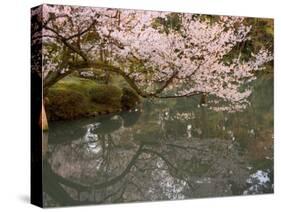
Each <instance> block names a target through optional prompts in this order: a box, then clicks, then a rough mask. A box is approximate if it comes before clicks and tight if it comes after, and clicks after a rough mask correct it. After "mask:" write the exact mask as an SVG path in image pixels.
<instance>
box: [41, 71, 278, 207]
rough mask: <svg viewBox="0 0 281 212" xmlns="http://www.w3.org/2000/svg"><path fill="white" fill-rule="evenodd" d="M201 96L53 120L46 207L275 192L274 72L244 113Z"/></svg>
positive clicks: (47, 157)
mask: <svg viewBox="0 0 281 212" xmlns="http://www.w3.org/2000/svg"><path fill="white" fill-rule="evenodd" d="M199 101H200V100H199V98H198V97H194V98H178V99H167V100H159V99H155V100H145V101H144V102H143V104H142V105H141V106H140V107H139V108H137V109H135V110H133V111H130V112H121V113H118V114H112V115H105V116H100V117H96V118H87V119H80V120H74V121H63V122H53V123H50V129H49V134H48V135H47V134H45V135H44V136H45V141H44V142H45V143H46V145H45V149H44V158H45V160H44V171H43V175H44V176H43V181H44V205H45V206H47V207H49V206H57V205H60V206H64V205H77V204H95V203H96V204H99V203H120V202H132V201H151V200H170V199H187V198H199V197H218V196H230V195H248V194H263V193H272V192H273V77H272V76H271V75H270V74H269V75H265V76H263V77H262V78H260V79H259V80H258V81H257V82H255V86H254V87H253V94H252V96H251V98H250V102H251V104H250V105H249V106H248V107H247V108H246V110H244V111H243V112H215V111H213V110H210V109H209V108H208V105H207V106H200V105H199Z"/></svg>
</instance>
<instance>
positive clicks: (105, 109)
mask: <svg viewBox="0 0 281 212" xmlns="http://www.w3.org/2000/svg"><path fill="white" fill-rule="evenodd" d="M139 102H140V99H139V97H138V95H137V94H136V93H135V92H134V91H133V90H132V89H131V88H129V87H128V86H126V85H125V84H124V83H122V82H120V81H118V80H115V81H114V82H113V83H111V82H110V83H109V84H104V83H99V82H97V81H94V80H90V79H83V78H79V77H75V76H69V77H67V78H65V79H63V80H61V81H59V82H58V83H56V84H55V85H53V86H52V87H51V88H49V91H48V95H47V101H46V110H47V116H48V120H50V121H53V120H69V119H77V118H82V117H90V116H97V115H101V114H107V113H114V112H119V111H121V110H128V109H131V108H133V107H135V106H136V105H137V104H138V103H139Z"/></svg>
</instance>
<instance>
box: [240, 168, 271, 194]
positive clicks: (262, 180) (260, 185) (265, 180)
mask: <svg viewBox="0 0 281 212" xmlns="http://www.w3.org/2000/svg"><path fill="white" fill-rule="evenodd" d="M270 181H271V180H270V177H269V173H268V171H262V170H258V171H257V172H255V173H253V174H251V175H250V176H249V178H248V179H247V181H246V182H247V183H248V184H249V185H250V187H249V188H248V189H247V190H245V191H244V192H243V194H244V195H247V194H260V193H263V190H264V189H266V188H267V189H268V188H270V187H271V186H272V184H271V182H270Z"/></svg>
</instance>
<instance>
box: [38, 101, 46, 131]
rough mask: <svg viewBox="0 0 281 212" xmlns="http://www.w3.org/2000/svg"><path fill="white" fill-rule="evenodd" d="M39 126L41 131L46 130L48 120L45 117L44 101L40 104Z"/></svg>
mask: <svg viewBox="0 0 281 212" xmlns="http://www.w3.org/2000/svg"><path fill="white" fill-rule="evenodd" d="M39 125H40V127H41V129H42V130H43V131H47V130H48V119H47V116H46V111H45V106H44V101H43V102H42V109H41V114H40V120H39Z"/></svg>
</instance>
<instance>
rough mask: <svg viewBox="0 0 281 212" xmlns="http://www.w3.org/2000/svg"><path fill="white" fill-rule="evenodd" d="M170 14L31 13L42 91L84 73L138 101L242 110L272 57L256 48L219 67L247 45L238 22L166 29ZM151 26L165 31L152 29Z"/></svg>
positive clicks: (192, 19) (69, 9)
mask: <svg viewBox="0 0 281 212" xmlns="http://www.w3.org/2000/svg"><path fill="white" fill-rule="evenodd" d="M173 14H174V13H169V12H155V11H135V10H120V9H105V8H90V7H74V6H53V5H44V6H42V7H38V8H37V9H35V10H33V11H32V16H33V17H37V20H38V22H39V23H40V24H39V25H40V26H41V28H42V32H40V31H36V30H34V33H32V43H34V44H35V43H36V42H38V40H40V39H41V40H42V42H43V50H42V51H43V59H42V60H43V72H42V73H43V75H42V78H43V82H44V88H45V89H48V88H49V87H50V86H52V85H53V84H54V83H56V82H57V81H59V80H60V79H62V78H64V77H65V76H67V75H69V74H71V73H73V72H75V71H78V72H81V73H88V74H89V73H91V72H92V71H93V70H94V69H99V70H102V71H104V72H105V73H115V74H118V75H120V76H122V77H123V78H124V79H125V80H126V81H127V82H128V84H129V85H130V86H131V87H132V88H133V89H134V90H135V91H136V92H137V93H138V94H139V95H140V96H142V97H151V98H175V97H189V96H193V95H198V94H201V95H203V96H205V95H210V96H213V97H214V98H212V99H210V100H209V101H208V104H209V105H210V107H211V108H213V109H215V110H229V109H231V110H242V109H243V108H245V107H246V106H247V104H249V102H248V101H247V97H249V96H250V94H251V90H250V88H249V86H248V84H249V82H251V81H253V80H255V78H256V77H255V73H256V72H257V71H259V70H262V69H263V67H264V65H265V64H266V63H267V62H269V61H271V60H273V53H272V52H271V51H270V50H268V49H265V48H261V49H260V50H259V51H258V52H257V53H253V54H252V55H251V58H249V59H248V60H247V61H245V60H242V59H241V58H240V54H238V55H236V56H235V57H234V58H232V59H231V61H228V62H225V60H224V57H225V56H226V55H227V54H229V53H230V51H231V50H232V49H233V48H234V47H235V46H237V45H238V44H240V43H241V42H244V41H246V40H248V39H251V37H250V36H249V32H250V30H251V26H249V25H246V24H245V23H244V22H245V18H243V17H232V16H217V19H216V21H214V22H212V21H210V20H206V19H202V18H201V17H200V15H193V14H186V13H184V14H180V13H177V14H176V16H177V18H178V27H176V28H173V27H169V26H168V30H167V26H165V22H167V20H169V17H171V15H173ZM157 20H161V21H162V23H164V24H158V25H157V26H155V22H156V21H157ZM165 27H166V28H165ZM34 28H36V27H34ZM35 67H36V66H35ZM35 69H36V68H35ZM39 72H41V70H39ZM224 103H227V106H226V104H224Z"/></svg>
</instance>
